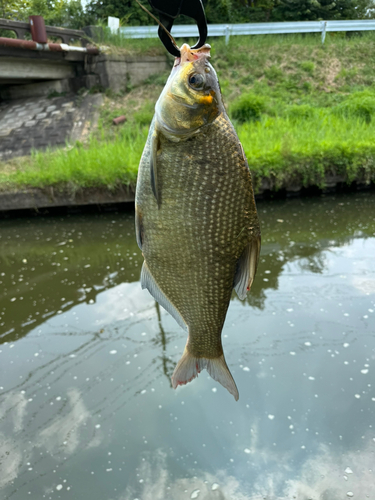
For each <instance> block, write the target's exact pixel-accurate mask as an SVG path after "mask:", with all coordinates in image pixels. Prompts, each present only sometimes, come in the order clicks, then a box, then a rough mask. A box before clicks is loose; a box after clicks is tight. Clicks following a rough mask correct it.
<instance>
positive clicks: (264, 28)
mask: <svg viewBox="0 0 375 500" xmlns="http://www.w3.org/2000/svg"><path fill="white" fill-rule="evenodd" d="M112 19H113V18H112ZM112 26H113V24H112ZM112 29H113V28H112ZM372 30H375V20H358V21H301V22H293V23H292V22H282V23H251V24H250V23H249V24H209V25H208V36H209V37H215V36H225V42H226V43H228V42H229V37H230V36H234V35H271V34H283V33H284V34H287V33H321V34H322V43H324V40H325V37H326V33H327V32H328V31H372ZM116 31H117V30H116ZM118 31H119V33H120V34H121V35H123V36H124V37H125V38H157V36H158V26H130V27H122V28H119V30H118ZM172 34H173V36H174V37H175V38H190V37H191V38H196V37H198V28H197V27H196V26H195V25H194V24H186V25H181V24H180V25H175V26H173V28H172Z"/></svg>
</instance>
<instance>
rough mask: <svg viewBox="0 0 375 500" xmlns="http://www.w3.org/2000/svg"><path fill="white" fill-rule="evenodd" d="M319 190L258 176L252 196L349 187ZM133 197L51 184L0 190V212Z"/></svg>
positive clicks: (127, 189)
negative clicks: (279, 183)
mask: <svg viewBox="0 0 375 500" xmlns="http://www.w3.org/2000/svg"><path fill="white" fill-rule="evenodd" d="M326 181H327V182H326V184H325V187H324V188H323V189H319V188H318V187H317V186H314V185H311V186H307V187H304V186H302V185H300V184H290V185H285V186H281V187H280V188H279V189H278V190H276V189H275V188H274V186H273V185H272V182H270V180H269V179H262V183H261V187H260V189H259V190H258V191H257V193H256V195H255V198H256V199H258V200H259V199H262V198H266V197H268V195H270V194H271V195H272V194H277V193H280V192H285V193H286V196H287V197H292V196H298V195H300V194H301V192H302V191H303V190H309V189H310V190H314V189H317V190H320V191H321V192H323V193H334V192H337V191H339V190H343V189H344V190H345V189H350V186H349V185H348V184H347V183H346V180H345V178H344V177H343V176H331V177H327V179H326ZM354 185H355V188H356V189H358V190H363V189H373V188H375V180H373V181H372V182H371V181H370V182H366V181H363V180H362V179H360V180H357V181H355V182H354ZM134 200H135V187H134V186H125V185H122V186H118V187H116V188H115V189H109V188H106V187H95V188H79V189H77V190H73V189H69V188H61V189H57V188H54V187H52V186H49V187H45V188H28V189H20V190H19V191H16V190H13V191H3V192H1V191H0V212H5V211H14V210H24V209H34V210H38V209H40V208H52V207H56V208H57V207H74V206H85V205H86V206H87V205H110V204H116V203H133V202H134Z"/></svg>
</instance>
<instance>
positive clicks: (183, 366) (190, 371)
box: [172, 347, 238, 401]
mask: <svg viewBox="0 0 375 500" xmlns="http://www.w3.org/2000/svg"><path fill="white" fill-rule="evenodd" d="M204 368H206V370H207V371H208V373H209V374H210V375H211V377H212V378H213V379H214V380H216V381H217V382H220V384H221V385H222V386H223V387H225V388H226V389H228V391H229V392H230V393H231V394H232V395H233V396H234V399H235V400H236V401H237V400H238V389H237V386H236V382H235V381H234V379H233V377H232V374H231V373H230V371H229V368H228V366H227V364H226V362H225V359H224V354H222V355H221V356H220V357H218V358H213V359H207V358H195V357H194V356H193V355H192V354H190V353H189V352H188V350H187V349H186V347H185V350H184V353H183V355H182V357H181V359H180V361H179V362H178V364H177V366H176V368H175V370H174V372H173V375H172V385H173V389H176V387H177V386H179V385H185V384H187V383H188V382H190V381H191V380H193V378H195V377H197V376H198V373H200V372H201V371H202V370H203V369H204Z"/></svg>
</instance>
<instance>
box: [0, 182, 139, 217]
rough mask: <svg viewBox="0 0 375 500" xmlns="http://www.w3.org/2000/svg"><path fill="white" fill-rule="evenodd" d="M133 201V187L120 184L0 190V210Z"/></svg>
mask: <svg viewBox="0 0 375 500" xmlns="http://www.w3.org/2000/svg"><path fill="white" fill-rule="evenodd" d="M133 201H134V189H131V188H130V187H128V186H120V187H117V188H116V189H113V190H111V189H108V188H80V189H77V190H76V191H73V190H69V189H68V188H65V189H56V188H53V187H46V188H28V189H23V190H20V191H9V192H0V211H8V210H22V209H35V210H37V209H39V208H51V207H71V206H80V205H81V206H83V205H104V204H112V203H125V202H133Z"/></svg>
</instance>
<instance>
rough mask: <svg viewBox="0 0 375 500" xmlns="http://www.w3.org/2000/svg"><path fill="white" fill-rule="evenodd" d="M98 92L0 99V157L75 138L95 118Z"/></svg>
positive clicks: (19, 153)
mask: <svg viewBox="0 0 375 500" xmlns="http://www.w3.org/2000/svg"><path fill="white" fill-rule="evenodd" d="M101 99H102V97H101V95H100V94H97V95H87V96H86V97H85V98H82V97H80V96H75V95H71V96H59V97H52V98H47V97H34V98H28V99H17V100H14V101H8V102H0V161H1V160H3V161H4V160H8V159H10V158H14V157H16V156H24V155H28V154H30V153H31V151H32V150H33V149H46V148H47V147H53V146H59V145H60V146H61V145H64V144H65V143H66V142H67V141H68V140H73V141H75V140H78V139H80V138H81V135H82V134H83V133H85V131H86V132H87V129H88V128H91V127H90V126H93V125H94V122H96V121H97V114H98V113H97V108H98V107H99V106H100V103H101Z"/></svg>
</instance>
